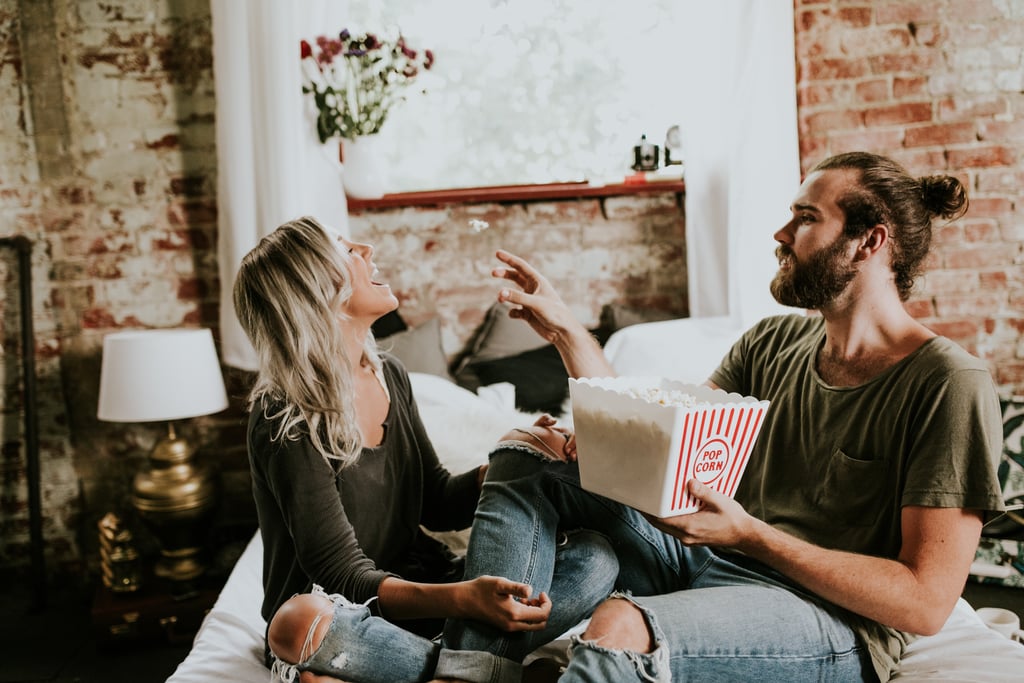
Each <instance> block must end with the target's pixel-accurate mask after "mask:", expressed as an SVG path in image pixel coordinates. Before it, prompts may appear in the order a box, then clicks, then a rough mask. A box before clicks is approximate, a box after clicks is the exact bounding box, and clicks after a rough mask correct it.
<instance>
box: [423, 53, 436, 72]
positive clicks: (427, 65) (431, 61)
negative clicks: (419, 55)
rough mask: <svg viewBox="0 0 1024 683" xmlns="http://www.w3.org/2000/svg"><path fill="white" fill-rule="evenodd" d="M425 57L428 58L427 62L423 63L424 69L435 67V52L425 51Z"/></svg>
mask: <svg viewBox="0 0 1024 683" xmlns="http://www.w3.org/2000/svg"><path fill="white" fill-rule="evenodd" d="M423 56H424V57H425V58H426V61H424V62H423V68H424V69H429V68H430V67H432V66H433V65H434V51H433V50H424V51H423Z"/></svg>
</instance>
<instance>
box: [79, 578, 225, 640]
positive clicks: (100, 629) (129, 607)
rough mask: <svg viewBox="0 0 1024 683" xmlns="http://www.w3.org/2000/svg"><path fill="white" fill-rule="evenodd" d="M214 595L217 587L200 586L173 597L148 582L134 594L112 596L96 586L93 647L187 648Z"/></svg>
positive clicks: (166, 591) (212, 601)
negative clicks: (150, 645) (157, 645)
mask: <svg viewBox="0 0 1024 683" xmlns="http://www.w3.org/2000/svg"><path fill="white" fill-rule="evenodd" d="M218 593H219V589H218V588H216V587H206V586H204V587H198V588H195V589H194V590H191V591H189V592H188V593H187V594H184V595H182V596H175V595H174V594H173V593H172V591H171V590H170V589H169V588H168V587H166V586H165V585H162V584H160V583H156V582H148V583H147V584H146V585H145V586H144V587H143V588H140V589H139V590H138V591H136V592H134V593H115V592H113V591H111V590H110V589H109V588H107V587H106V586H104V585H102V584H100V586H99V587H98V588H97V589H96V595H95V597H94V599H93V604H92V623H93V628H94V629H95V635H96V642H97V645H98V646H100V647H117V646H119V645H122V644H128V643H132V644H138V643H167V644H173V645H187V644H188V643H191V642H192V639H193V638H194V637H195V635H196V632H197V631H198V630H199V626H200V624H202V622H203V618H204V617H205V616H206V614H207V612H209V611H210V608H211V607H213V603H214V602H215V601H216V600H217V595H218Z"/></svg>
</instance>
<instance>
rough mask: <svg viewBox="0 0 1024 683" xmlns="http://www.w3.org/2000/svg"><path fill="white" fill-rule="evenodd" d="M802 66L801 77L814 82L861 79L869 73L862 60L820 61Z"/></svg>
mask: <svg viewBox="0 0 1024 683" xmlns="http://www.w3.org/2000/svg"><path fill="white" fill-rule="evenodd" d="M803 66H804V69H803V72H804V73H803V76H804V77H805V78H807V79H809V80H814V81H827V80H832V79H836V78H861V77H863V76H867V75H868V74H869V73H870V71H869V69H868V63H867V62H866V61H865V60H863V59H835V58H831V59H820V60H814V61H812V62H810V63H809V64H804V65H803ZM875 73H877V71H876V72H875Z"/></svg>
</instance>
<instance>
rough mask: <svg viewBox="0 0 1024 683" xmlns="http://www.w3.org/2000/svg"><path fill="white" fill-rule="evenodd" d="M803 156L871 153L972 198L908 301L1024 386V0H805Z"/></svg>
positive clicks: (799, 31)
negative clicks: (957, 182) (952, 182)
mask: <svg viewBox="0 0 1024 683" xmlns="http://www.w3.org/2000/svg"><path fill="white" fill-rule="evenodd" d="M795 7H796V36H797V38H796V57H797V67H798V71H797V73H798V76H797V79H798V97H799V117H800V122H799V123H800V141H801V158H802V163H803V167H804V169H805V170H806V169H808V168H810V167H811V166H813V165H814V163H815V162H817V161H819V160H820V159H822V158H823V157H825V156H828V155H830V154H834V153H837V152H844V151H849V150H853V149H866V150H870V151H876V152H880V153H883V154H887V155H889V156H892V157H894V158H895V159H897V160H898V161H900V162H901V163H903V164H904V165H905V166H907V168H908V169H909V170H910V171H911V172H913V173H914V174H916V175H926V174H932V173H945V174H950V175H954V176H956V177H958V178H960V179H961V181H963V182H964V183H965V184H966V185H967V187H968V189H969V192H970V195H971V207H970V210H969V211H968V213H967V215H966V217H964V218H963V219H961V220H959V221H957V222H956V223H955V224H953V225H949V226H945V227H939V228H937V230H936V233H935V242H934V247H933V254H932V255H931V258H930V261H929V263H928V270H927V273H926V275H925V277H923V278H922V280H921V281H920V282H919V286H918V288H917V291H916V292H915V294H914V295H913V297H912V298H911V300H910V301H909V302H908V307H909V310H910V311H912V312H913V314H914V315H915V316H917V317H918V318H919V319H920V320H921V321H922V322H924V323H926V324H927V325H929V326H930V327H932V328H933V329H935V330H936V331H938V332H940V333H941V334H944V335H947V336H949V337H951V338H952V339H955V340H956V341H958V342H960V343H961V344H962V345H964V346H965V347H966V348H968V349H969V350H971V351H972V352H974V353H976V354H978V355H979V356H981V357H982V358H984V359H986V360H987V361H989V363H990V365H991V368H992V372H993V375H994V377H995V378H996V382H997V384H998V385H999V387H1000V389H1001V390H1002V391H1003V392H1004V393H1007V394H1011V393H1017V394H1020V393H1024V344H1022V342H1021V332H1022V330H1024V256H1022V249H1024V206H1022V204H1021V185H1022V180H1024V159H1022V152H1024V119H1022V117H1024V93H1022V91H1024V60H1022V47H1021V46H1022V44H1024V7H1022V6H1021V4H1020V3H1016V2H996V1H994V0H902V1H900V0H891V1H890V0H887V1H881V0H878V1H876V2H866V1H857V0H797V2H796V5H795Z"/></svg>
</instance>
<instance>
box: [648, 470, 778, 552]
mask: <svg viewBox="0 0 1024 683" xmlns="http://www.w3.org/2000/svg"><path fill="white" fill-rule="evenodd" d="M686 486H687V489H689V492H690V495H692V496H693V497H694V498H697V499H698V500H700V501H701V502H702V503H703V506H702V507H701V509H700V510H698V511H697V512H693V513H690V514H686V515H677V516H675V517H654V516H653V515H648V514H644V517H646V518H647V520H648V521H649V522H650V523H651V524H653V525H654V526H656V527H657V528H659V529H661V530H662V531H664V532H665V533H667V534H671V535H672V536H675V537H676V538H678V539H679V540H680V541H682V543H683V544H684V545H706V546H714V547H718V548H741V547H742V546H743V544H744V541H745V540H746V539H749V538H751V537H752V535H753V533H754V531H755V526H756V524H757V523H758V520H756V519H755V518H754V517H751V516H750V515H749V514H747V511H746V510H744V509H743V506H742V505H740V504H739V503H737V502H736V501H735V500H733V499H732V498H729V497H728V496H724V495H722V494H721V493H719V492H718V491H715V490H714V489H712V488H710V487H708V486H705V485H704V484H702V483H700V482H699V481H697V480H696V479H691V480H690V481H688V482H687V483H686Z"/></svg>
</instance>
